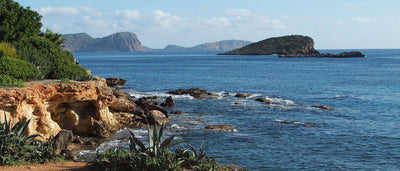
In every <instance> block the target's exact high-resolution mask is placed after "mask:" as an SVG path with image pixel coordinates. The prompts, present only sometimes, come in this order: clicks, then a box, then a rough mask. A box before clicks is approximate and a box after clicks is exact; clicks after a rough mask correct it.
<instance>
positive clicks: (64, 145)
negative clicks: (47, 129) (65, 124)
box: [53, 129, 73, 154]
mask: <svg viewBox="0 0 400 171" xmlns="http://www.w3.org/2000/svg"><path fill="white" fill-rule="evenodd" d="M72 138H73V134H72V131H71V130H66V129H63V130H61V131H60V132H59V133H58V134H57V136H56V137H54V139H53V141H54V145H53V147H54V150H55V151H56V153H57V154H60V153H61V152H62V151H65V150H67V149H68V146H69V145H70V144H71V143H72Z"/></svg>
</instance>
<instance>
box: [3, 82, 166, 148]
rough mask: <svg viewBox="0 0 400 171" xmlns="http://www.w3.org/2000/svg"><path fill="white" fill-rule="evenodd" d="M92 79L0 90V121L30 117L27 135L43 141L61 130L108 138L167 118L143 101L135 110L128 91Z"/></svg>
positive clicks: (156, 108)
mask: <svg viewBox="0 0 400 171" xmlns="http://www.w3.org/2000/svg"><path fill="white" fill-rule="evenodd" d="M95 78H96V79H97V80H96V81H88V82H74V83H61V82H59V81H58V82H57V81H50V82H48V83H36V84H32V85H27V86H26V87H25V88H3V89H0V97H1V98H0V122H4V119H5V118H6V119H7V120H11V121H13V122H14V123H15V122H18V121H19V120H21V119H31V122H30V123H29V126H28V128H27V134H29V135H32V134H38V135H40V136H41V139H42V140H44V141H47V140H49V139H51V138H53V137H55V136H56V135H57V134H58V133H59V132H60V131H61V130H62V129H66V130H71V131H72V132H73V134H74V135H79V136H90V137H109V136H111V135H112V134H113V133H115V132H116V131H117V130H119V129H121V128H124V127H138V126H141V125H142V124H146V123H151V122H153V123H155V122H157V121H158V120H159V119H161V120H162V121H168V118H167V115H165V114H164V113H163V112H159V110H162V109H161V108H158V107H157V106H152V105H151V104H147V106H142V108H141V110H136V104H135V103H133V102H131V101H130V100H129V99H128V98H129V94H127V93H124V92H119V90H118V88H116V89H114V90H112V89H111V88H110V87H109V86H108V85H107V84H106V80H105V79H104V78H99V77H95ZM125 81H126V80H125ZM114 83H115V80H114ZM145 102H146V101H144V102H142V104H143V103H145ZM155 114H157V116H154V115H155ZM4 115H5V116H4Z"/></svg>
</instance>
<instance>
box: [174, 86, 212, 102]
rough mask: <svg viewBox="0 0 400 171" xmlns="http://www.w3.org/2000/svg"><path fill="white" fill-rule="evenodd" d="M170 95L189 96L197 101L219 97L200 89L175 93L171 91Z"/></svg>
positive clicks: (176, 91)
mask: <svg viewBox="0 0 400 171" xmlns="http://www.w3.org/2000/svg"><path fill="white" fill-rule="evenodd" d="M167 93H168V94H173V95H184V94H188V95H190V96H192V97H194V98H196V99H215V98H216V97H218V95H217V94H213V93H211V92H208V91H207V90H204V89H203V90H202V89H200V88H191V89H186V90H185V89H179V90H175V91H169V92H167Z"/></svg>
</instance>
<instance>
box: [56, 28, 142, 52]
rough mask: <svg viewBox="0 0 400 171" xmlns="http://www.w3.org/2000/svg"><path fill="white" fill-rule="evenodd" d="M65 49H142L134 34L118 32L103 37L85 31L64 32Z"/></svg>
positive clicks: (98, 50)
mask: <svg viewBox="0 0 400 171" xmlns="http://www.w3.org/2000/svg"><path fill="white" fill-rule="evenodd" d="M63 38H64V39H65V41H64V45H65V49H67V50H70V51H76V52H133V51H144V50H145V48H144V47H143V46H142V44H141V43H140V41H139V39H138V38H137V36H136V34H134V33H131V32H120V33H114V34H112V35H109V36H106V37H103V38H96V39H95V38H92V37H91V36H89V35H88V34H86V33H77V34H65V35H63Z"/></svg>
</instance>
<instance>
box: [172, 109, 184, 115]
mask: <svg viewBox="0 0 400 171" xmlns="http://www.w3.org/2000/svg"><path fill="white" fill-rule="evenodd" d="M170 113H171V114H175V115H184V114H186V113H185V112H182V111H174V110H171V112H170Z"/></svg>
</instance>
